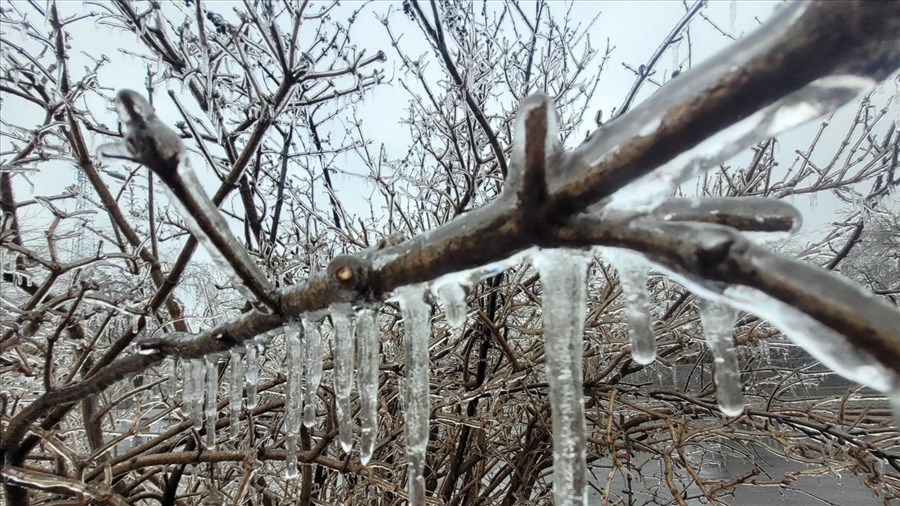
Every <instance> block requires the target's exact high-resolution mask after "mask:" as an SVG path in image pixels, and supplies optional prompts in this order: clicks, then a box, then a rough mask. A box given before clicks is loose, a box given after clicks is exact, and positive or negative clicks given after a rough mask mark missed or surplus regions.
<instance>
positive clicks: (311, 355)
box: [302, 318, 323, 427]
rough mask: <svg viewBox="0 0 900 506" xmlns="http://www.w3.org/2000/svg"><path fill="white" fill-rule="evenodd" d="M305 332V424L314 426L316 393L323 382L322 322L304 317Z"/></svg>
mask: <svg viewBox="0 0 900 506" xmlns="http://www.w3.org/2000/svg"><path fill="white" fill-rule="evenodd" d="M302 323H303V333H304V336H305V337H306V346H305V350H304V356H305V359H306V391H305V392H304V396H305V397H306V406H305V407H304V409H303V425H305V426H307V427H312V426H313V425H315V423H316V394H317V393H318V391H319V384H320V383H321V382H322V360H323V358H322V322H321V320H310V319H307V318H303V320H302Z"/></svg>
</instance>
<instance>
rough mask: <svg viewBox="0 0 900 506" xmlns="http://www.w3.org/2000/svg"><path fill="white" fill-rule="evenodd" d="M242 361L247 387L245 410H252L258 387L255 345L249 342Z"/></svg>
mask: <svg viewBox="0 0 900 506" xmlns="http://www.w3.org/2000/svg"><path fill="white" fill-rule="evenodd" d="M244 360H246V363H245V365H244V369H245V372H246V382H245V383H244V384H245V385H246V387H247V409H254V408H256V402H257V399H256V393H257V391H256V387H257V386H258V385H259V348H258V347H257V346H256V343H254V342H251V343H250V344H249V345H247V351H245V352H244Z"/></svg>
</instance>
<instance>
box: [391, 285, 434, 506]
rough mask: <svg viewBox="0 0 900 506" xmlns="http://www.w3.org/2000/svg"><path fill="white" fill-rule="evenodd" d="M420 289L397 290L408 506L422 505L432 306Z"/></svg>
mask: <svg viewBox="0 0 900 506" xmlns="http://www.w3.org/2000/svg"><path fill="white" fill-rule="evenodd" d="M424 296H425V290H424V288H423V287H422V286H421V285H415V286H406V287H402V288H399V289H398V290H397V298H398V299H399V300H400V312H401V313H402V315H403V327H404V336H403V348H404V350H405V352H406V378H405V384H406V388H405V391H404V400H403V403H404V404H405V409H404V417H405V421H406V423H405V424H404V426H403V432H404V435H405V437H406V461H407V466H408V471H407V476H408V478H407V491H408V493H409V504H416V505H419V504H425V476H424V473H425V454H426V450H427V447H428V421H429V416H430V410H431V403H430V401H429V399H428V390H429V384H428V383H429V377H430V371H429V364H428V344H429V341H430V340H431V306H429V305H428V303H426V302H425V300H424Z"/></svg>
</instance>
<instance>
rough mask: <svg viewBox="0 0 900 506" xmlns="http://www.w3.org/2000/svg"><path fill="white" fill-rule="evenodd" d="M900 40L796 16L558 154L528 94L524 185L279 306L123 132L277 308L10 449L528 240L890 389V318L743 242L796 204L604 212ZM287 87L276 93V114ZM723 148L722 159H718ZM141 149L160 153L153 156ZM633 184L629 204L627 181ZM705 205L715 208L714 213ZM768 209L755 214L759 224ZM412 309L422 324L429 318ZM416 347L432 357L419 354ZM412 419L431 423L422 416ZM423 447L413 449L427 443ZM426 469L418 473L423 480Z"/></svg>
mask: <svg viewBox="0 0 900 506" xmlns="http://www.w3.org/2000/svg"><path fill="white" fill-rule="evenodd" d="M898 34H900V4H898V3H897V2H868V3H867V2H840V3H826V2H817V3H803V4H796V5H791V6H789V7H788V8H786V9H785V10H784V11H782V12H781V13H780V14H779V15H778V16H777V19H776V20H775V21H774V22H772V23H771V24H770V25H767V26H766V27H764V28H763V29H761V30H760V31H758V32H757V33H755V34H753V35H750V36H748V37H746V38H744V39H742V40H741V41H740V42H738V43H737V44H735V45H734V46H733V47H732V48H730V49H728V50H726V51H724V52H723V53H721V54H719V55H717V56H715V57H713V58H712V59H711V60H710V62H709V63H707V64H705V65H703V66H700V67H697V68H695V69H693V70H691V71H689V72H686V73H684V74H682V75H681V76H679V77H678V78H677V79H675V80H673V81H671V82H670V83H668V84H667V85H666V86H664V87H663V88H661V89H660V90H659V91H658V92H657V93H656V94H655V95H654V96H652V97H651V98H650V99H648V100H647V101H646V102H644V103H643V104H641V105H640V106H638V107H636V108H634V109H633V110H631V111H630V112H628V113H627V114H625V115H623V116H621V117H619V118H617V119H616V120H615V121H613V122H610V123H609V124H607V125H605V126H604V127H603V128H602V129H601V130H599V131H598V132H596V133H595V134H594V135H593V136H592V137H591V138H590V139H589V140H588V141H587V142H586V143H585V144H584V145H583V146H582V147H580V148H578V149H576V150H575V151H573V152H569V153H566V152H561V151H557V149H558V148H557V146H556V143H555V140H556V139H554V138H553V132H555V125H554V124H553V123H552V122H553V116H554V114H553V111H552V108H550V107H549V106H550V105H551V103H550V101H549V100H548V99H546V98H542V97H537V98H533V99H529V100H528V101H526V102H525V103H524V105H523V110H522V111H521V113H520V121H518V122H517V125H519V127H518V128H517V132H516V144H515V145H514V146H513V149H512V152H513V155H514V159H513V166H514V167H512V169H513V170H515V171H521V173H519V174H518V175H515V176H513V177H514V178H515V177H518V178H519V179H518V181H519V182H520V183H521V188H523V191H518V190H517V188H518V187H519V185H518V184H517V183H515V179H511V180H510V186H509V188H512V190H510V191H506V192H504V194H503V195H502V196H501V197H500V198H499V199H497V200H496V201H494V202H492V203H491V204H489V205H487V206H485V207H483V208H481V209H478V210H476V211H473V212H470V213H469V214H467V215H465V216H463V217H461V218H459V219H457V220H454V221H453V222H451V223H449V224H448V225H446V226H444V227H441V228H439V229H436V230H433V231H430V232H428V233H426V234H423V235H420V236H418V237H414V238H412V239H410V240H408V241H406V242H403V243H401V244H397V245H392V246H387V247H383V248H379V249H374V250H369V251H366V252H362V253H360V254H358V255H355V256H343V257H338V258H335V259H334V260H333V261H332V262H331V264H330V266H329V268H328V270H327V272H326V273H324V274H322V275H319V276H316V277H313V278H312V279H310V280H308V281H307V282H306V283H305V284H303V285H301V286H297V287H294V288H291V289H288V290H286V291H285V292H284V293H282V294H279V296H274V295H273V293H272V291H271V290H270V287H269V286H268V285H267V282H266V281H265V278H264V277H262V276H261V274H260V273H259V272H257V271H256V270H255V266H253V264H252V261H251V260H250V259H249V255H247V253H246V252H245V251H242V250H241V249H240V248H237V250H238V251H232V250H233V249H234V248H233V245H234V243H233V240H234V239H233V237H230V233H229V232H228V230H227V225H226V224H225V223H224V221H223V220H221V217H219V218H218V220H219V221H217V219H216V218H215V217H214V216H218V214H217V211H216V210H215V206H212V207H211V208H210V206H208V205H204V204H202V203H200V202H199V199H202V197H200V196H197V195H196V194H195V193H196V192H189V191H188V190H185V188H188V187H190V186H191V185H193V186H194V187H195V188H194V189H195V190H196V189H198V188H197V186H198V185H196V184H195V182H191V181H189V180H186V179H185V177H186V176H183V174H179V170H180V167H181V165H180V164H178V165H172V162H173V161H174V158H173V156H174V154H175V153H176V152H178V151H179V150H178V149H175V148H173V147H172V146H171V145H170V144H171V143H168V141H169V140H171V141H172V143H174V142H175V139H172V138H170V137H171V136H169V134H168V133H167V132H165V131H163V133H161V134H160V136H161V137H160V138H159V139H157V138H155V137H152V136H151V137H147V136H148V135H155V134H152V132H155V130H148V129H146V128H138V129H134V128H133V127H131V126H129V128H130V130H129V131H130V132H139V133H140V135H133V134H131V136H132V141H133V146H135V147H137V148H139V149H137V151H132V152H131V154H132V155H133V156H135V157H137V158H138V159H139V160H140V161H142V162H143V163H145V164H148V165H150V166H151V168H152V169H153V170H154V171H156V172H157V173H161V172H162V174H165V176H163V175H161V178H162V179H163V181H164V182H166V183H167V185H169V186H170V188H176V190H173V192H174V193H175V194H176V195H175V196H176V200H178V201H182V200H184V201H187V202H189V204H187V205H185V207H186V213H187V214H188V215H191V213H197V214H196V215H191V216H190V217H191V218H193V219H194V220H197V221H198V228H199V229H201V230H202V231H203V232H204V233H207V234H212V236H215V237H216V238H215V239H213V238H212V237H210V242H211V243H212V244H213V246H214V248H215V249H218V250H221V251H227V252H228V253H234V255H230V256H229V257H228V258H227V259H226V261H228V262H229V265H230V267H231V268H233V269H234V271H235V272H236V273H237V276H238V277H239V278H240V281H241V283H244V284H246V285H247V286H248V289H249V291H250V292H252V296H253V297H256V298H257V299H259V300H260V301H261V302H263V303H264V304H266V305H268V306H270V307H271V306H274V307H271V309H273V311H272V313H271V314H265V313H263V312H250V313H248V314H246V315H244V316H242V317H241V318H239V319H237V320H235V321H231V322H226V323H223V324H221V325H219V326H217V327H216V328H215V329H212V330H210V331H208V332H204V333H201V334H194V335H192V334H185V333H170V334H162V335H159V336H156V337H154V338H152V339H146V340H144V341H142V342H141V343H140V348H141V349H140V350H138V352H136V353H133V354H131V355H126V356H124V357H121V358H117V359H115V360H114V361H112V362H111V363H105V362H104V361H103V360H101V361H100V365H99V366H97V370H96V371H95V372H94V373H93V374H91V375H90V376H88V377H86V378H85V379H83V380H81V381H80V382H78V383H75V384H73V385H71V386H67V387H64V388H60V389H58V390H54V391H51V392H47V393H45V394H43V395H42V396H40V397H39V398H38V399H37V400H35V401H34V402H33V403H32V404H30V405H29V406H27V407H26V408H24V409H23V410H21V411H19V412H18V413H16V414H15V416H13V417H12V419H11V420H10V422H9V424H8V427H7V430H6V431H5V432H4V433H3V437H2V440H0V450H2V451H3V452H11V451H13V450H16V448H17V445H19V443H20V441H21V439H22V437H23V436H24V434H25V433H26V431H27V430H28V427H29V426H30V424H31V423H33V422H34V421H36V420H38V419H39V418H40V417H41V416H45V415H46V414H47V413H48V412H50V410H51V408H53V407H54V406H58V405H67V404H71V403H74V402H76V401H78V400H80V399H83V398H85V397H87V396H89V395H92V394H95V393H97V392H99V391H102V390H103V389H104V388H106V387H107V386H109V385H111V384H112V383H113V382H115V381H117V380H118V379H120V378H122V377H123V376H124V375H125V374H129V373H136V372H140V371H142V370H144V369H146V368H147V367H149V366H150V365H152V364H154V363H156V362H158V361H160V360H162V359H163V358H165V357H168V356H175V357H181V358H188V359H190V358H201V357H203V356H205V355H207V354H210V353H220V352H224V351H227V350H229V349H230V348H233V347H235V346H239V345H242V344H244V343H245V342H247V341H248V340H251V339H253V338H254V337H255V336H257V335H260V334H262V333H264V332H268V331H270V330H272V329H275V328H278V327H280V326H281V325H283V324H284V323H285V321H286V320H287V319H293V318H297V317H302V316H303V315H304V314H306V313H312V312H316V311H320V310H323V309H326V308H328V307H329V306H330V305H332V304H334V303H342V302H344V303H346V302H357V303H358V302H362V301H366V302H370V301H381V300H384V298H386V297H387V296H388V294H390V293H392V292H394V291H395V290H397V289H398V288H400V287H403V286H407V285H415V284H418V283H425V282H430V281H433V280H435V279H437V278H439V277H441V276H443V275H446V274H451V273H455V272H458V271H464V270H468V269H474V268H479V267H481V266H485V265H488V264H492V263H495V262H500V261H503V260H505V259H508V258H510V257H511V256H513V255H515V254H516V253H519V252H522V251H524V250H527V249H530V248H534V247H539V248H576V249H588V248H590V247H593V246H597V245H605V246H613V247H618V248H626V249H630V250H632V251H635V252H638V253H642V254H643V255H645V256H646V257H647V258H648V259H649V260H650V261H652V262H654V263H655V264H657V265H658V266H662V267H664V268H666V269H668V270H670V271H672V272H673V273H675V274H676V275H678V276H680V277H681V279H683V280H685V281H686V282H687V283H688V286H689V288H691V289H692V290H695V291H698V292H699V293H700V295H703V296H706V297H709V298H714V299H722V300H723V301H725V302H728V303H729V304H732V305H737V306H739V307H742V308H746V309H748V310H751V311H755V312H758V313H759V314H760V315H761V316H763V317H766V318H770V319H772V321H773V323H775V324H776V325H779V326H781V327H782V328H783V329H785V330H787V331H788V333H789V334H790V331H789V330H788V329H786V327H799V328H803V329H806V330H807V332H804V335H805V336H807V340H806V341H802V340H801V344H803V345H804V346H805V347H807V349H810V350H811V352H813V350H815V349H816V347H817V346H818V347H821V348H822V349H825V350H827V353H824V354H822V355H819V356H825V357H832V361H831V362H828V363H829V364H830V365H832V367H835V364H834V361H833V357H834V356H835V354H836V353H845V354H846V355H847V356H850V357H851V359H852V360H848V361H847V362H846V363H845V364H844V365H845V366H846V364H853V365H852V366H851V367H850V369H851V370H850V372H849V373H847V371H842V372H845V374H848V375H849V376H850V377H852V378H854V379H857V380H858V381H861V382H866V383H868V384H871V385H872V386H875V387H877V388H881V389H892V388H895V386H896V385H895V384H894V383H893V381H894V378H895V377H896V376H897V374H898V373H900V336H898V331H897V328H900V326H898V325H897V324H896V323H897V322H898V321H900V316H898V311H897V310H896V308H893V307H891V306H889V305H887V304H885V303H883V302H881V301H879V299H877V298H875V297H873V296H871V295H869V294H867V293H865V292H864V291H863V290H861V289H859V288H857V287H856V286H855V285H852V284H851V283H850V282H848V281H845V280H843V279H841V278H838V277H836V276H833V275H831V274H829V273H826V272H824V271H822V270H819V269H817V268H815V267H811V266H808V265H805V264H802V263H800V262H797V261H794V260H789V259H786V258H782V257H780V256H777V255H775V254H774V253H771V252H769V251H768V250H765V249H763V248H761V247H758V246H755V245H754V244H753V243H752V242H750V241H749V240H747V239H746V238H745V237H744V236H742V235H741V234H740V233H739V232H738V231H737V230H738V229H746V230H747V231H750V232H789V231H791V230H793V229H794V228H795V226H796V213H795V211H793V210H792V209H788V208H786V207H783V206H782V207H773V205H772V204H771V202H768V203H764V202H759V203H758V204H759V205H760V207H759V208H755V207H753V206H755V205H756V204H757V203H755V202H748V203H747V206H749V207H747V208H745V207H742V205H741V204H737V205H735V204H734V202H732V201H719V202H714V203H711V202H703V201H700V202H699V205H698V206H697V207H692V203H686V202H678V201H672V202H668V203H663V205H662V206H661V207H658V208H656V209H654V207H656V206H657V205H658V204H660V203H661V201H660V199H659V196H658V195H653V196H651V198H648V199H647V201H646V202H645V203H644V204H645V205H633V206H621V205H620V206H618V209H617V210H616V212H610V208H611V207H616V206H609V205H608V204H610V203H611V202H614V201H615V199H614V195H615V194H616V192H617V191H619V190H622V189H623V188H624V187H626V185H628V184H629V183H632V182H636V181H637V179H638V178H640V177H643V176H646V175H648V174H651V173H654V174H660V175H661V177H662V178H663V179H662V181H664V182H665V184H667V185H671V184H675V183H677V181H678V179H679V178H681V177H683V175H684V174H685V173H686V172H685V171H687V173H691V172H693V171H696V170H703V169H704V168H708V167H709V166H711V165H714V164H716V163H718V161H721V160H723V159H724V158H727V157H728V156H730V154H733V151H734V150H736V149H739V147H740V146H745V145H747V144H748V143H752V142H756V140H758V138H759V137H761V136H770V135H773V134H774V133H776V132H778V131H781V130H782V129H784V128H786V127H787V126H790V125H794V124H797V123H798V122H801V121H804V120H808V119H812V118H814V117H816V116H817V115H820V114H823V113H825V112H828V111H829V110H831V109H833V108H834V107H836V106H838V105H840V103H843V102H845V101H847V100H850V99H851V98H852V97H853V96H855V95H856V94H858V93H859V92H860V91H862V90H863V89H865V88H867V87H869V86H871V85H872V84H874V83H875V81H877V80H880V79H882V78H884V77H885V76H886V75H888V74H889V73H890V72H892V71H893V70H894V69H896V68H897V67H898V66H900V49H898V48H900V43H898V42H900V40H898V39H900V35H898ZM286 86H287V85H286ZM288 89H289V87H288V88H279V92H278V93H277V95H278V97H279V100H278V101H277V103H280V102H281V100H282V99H285V97H286V96H287V95H288V91H287V90H288ZM128 97H130V98H131V99H134V97H131V96H130V95H128ZM126 101H127V99H126ZM124 103H125V101H123V104H124ZM130 103H131V105H132V106H134V105H135V104H137V103H138V102H137V100H132V101H131V102H130ZM270 123H271V118H268V117H266V118H261V120H260V125H261V126H259V127H258V128H257V130H255V131H254V134H253V135H252V136H251V138H250V140H249V141H248V146H255V145H257V144H258V143H259V141H260V138H261V137H262V136H263V134H264V132H265V126H266V125H267V124H270ZM520 130H521V131H520ZM707 140H710V141H709V143H707ZM158 141H166V142H158ZM178 142H180V140H178ZM722 143H725V145H727V149H726V148H723V149H720V150H715V149H713V148H715V147H716V146H717V145H722ZM146 146H153V149H152V150H151V151H149V152H148V151H144V149H143V147H146ZM169 148H171V149H169ZM252 151H254V150H251V149H245V150H244V153H243V155H242V156H241V158H239V159H237V160H236V161H235V162H234V164H233V170H232V173H230V174H229V176H228V179H227V180H226V182H228V183H229V184H233V183H234V182H235V181H236V180H237V177H238V176H239V175H240V173H241V171H242V169H243V167H244V166H245V165H246V163H247V159H249V157H250V156H252ZM154 165H156V166H154ZM654 171H658V172H654ZM627 191H629V192H632V193H637V192H636V191H635V187H633V186H632V187H630V188H628V190H627ZM179 192H180V193H181V194H179ZM222 192H224V193H222ZM222 192H220V193H217V195H216V196H215V197H214V198H213V199H212V201H213V202H218V201H221V198H222V195H224V194H225V193H227V189H225V190H222ZM200 193H201V194H202V193H203V192H202V191H200ZM664 196H665V195H664V194H663V197H664ZM182 203H184V202H182ZM619 204H621V201H620V202H619ZM638 204H640V203H638ZM590 206H597V207H598V209H597V212H594V213H591V214H583V213H585V212H586V211H587V210H588V208H589V207H590ZM666 206H669V207H666ZM713 206H714V207H716V209H715V210H718V211H719V212H718V214H715V215H714V217H712V215H713V213H712V211H713V209H712V207H713ZM762 208H764V209H762ZM760 210H762V211H763V213H762V214H761V215H759V216H760V218H761V219H762V221H759V220H757V219H756V218H754V217H753V214H754V213H759V211H760ZM707 211H708V212H707ZM185 218H186V219H189V218H188V216H186V217H185ZM726 225H727V226H726ZM732 227H733V228H732ZM188 257H189V255H188ZM177 265H182V261H181V260H179V262H178V264H177ZM180 268H183V267H180ZM173 270H176V271H177V269H173ZM175 279H177V276H175ZM749 290H754V291H749ZM407 302H409V301H407ZM423 304H424V303H423ZM418 313H421V314H425V312H424V309H421V310H419V311H417V314H418ZM420 316H421V315H419V316H416V321H417V322H418V323H417V325H420V324H421V321H419V320H421V318H420ZM411 319H413V318H411ZM304 326H305V325H304ZM822 329H825V331H826V332H824V333H823V332H820V331H821V330H822ZM835 336H836V337H835ZM819 338H821V339H823V340H822V341H818V340H817V339H819ZM126 342H127V340H126ZM112 351H115V352H119V351H121V350H115V349H114V348H113V349H112ZM417 353H418V355H422V353H421V350H417ZM426 353H427V350H426ZM814 353H815V352H814ZM104 358H106V357H104ZM418 358H419V359H422V357H421V356H418ZM425 360H427V355H426V356H425ZM823 360H825V359H824V358H823ZM866 360H869V361H870V362H868V366H869V368H868V369H865V368H864V367H865V366H866V364H864V362H865V361H866ZM837 365H840V364H837ZM857 366H859V367H857ZM426 388H427V387H426ZM417 413H418V414H421V413H425V415H424V416H425V417H426V418H427V406H422V409H421V410H420V411H419V412H417ZM415 428H416V429H417V431H418V430H420V429H421V427H420V426H417V427H415ZM424 437H425V438H427V432H426V433H425V436H424ZM419 439H420V440H419V441H417V444H420V445H424V443H422V442H421V439H422V438H419ZM7 460H8V461H9V459H7ZM418 470H419V467H418V463H417V467H416V469H415V470H414V471H415V472H418ZM415 477H416V478H417V477H418V476H415Z"/></svg>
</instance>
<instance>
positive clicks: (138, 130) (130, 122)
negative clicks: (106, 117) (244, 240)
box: [101, 90, 277, 312]
mask: <svg viewBox="0 0 900 506" xmlns="http://www.w3.org/2000/svg"><path fill="white" fill-rule="evenodd" d="M115 103H116V110H117V111H118V114H119V119H120V120H121V121H122V124H123V126H124V128H125V143H124V147H125V149H126V151H127V152H128V153H129V154H130V155H131V157H132V158H133V159H134V160H135V161H138V162H140V163H142V164H144V165H146V166H147V167H149V168H150V169H151V170H152V171H153V172H154V173H155V174H156V175H157V176H159V178H160V180H162V181H163V183H165V188H166V191H167V193H168V194H169V196H170V200H171V202H172V204H173V205H175V207H176V208H177V209H178V211H179V214H181V217H182V219H184V221H185V223H186V224H187V226H188V228H189V229H190V231H191V233H192V234H194V236H195V237H196V238H197V240H198V241H199V242H200V243H201V244H202V245H203V247H204V248H206V250H207V251H208V252H209V254H210V256H211V257H212V258H213V260H214V261H215V262H216V264H217V265H218V266H219V268H221V269H222V270H223V271H224V272H226V273H228V275H229V277H230V278H231V281H232V283H234V285H235V287H236V288H237V289H238V290H240V291H241V294H242V295H244V296H245V297H246V298H247V299H248V300H249V301H250V302H251V303H253V304H254V306H256V307H257V308H258V309H259V310H261V311H263V312H271V311H272V309H273V308H275V307H276V306H277V297H275V294H274V290H273V287H272V285H271V283H269V281H268V279H266V276H265V275H264V274H263V273H262V271H261V270H260V269H259V267H257V265H256V264H255V263H254V262H253V260H252V259H251V258H250V255H249V253H247V249H246V248H244V247H243V246H242V245H241V244H240V243H239V242H238V240H237V238H235V237H234V234H232V233H231V230H230V228H229V226H228V223H227V222H226V221H225V219H224V218H223V217H222V215H221V213H220V212H219V209H218V208H217V207H216V205H215V204H214V203H213V201H212V200H211V199H210V198H209V196H207V194H206V191H205V190H204V189H203V185H202V184H201V183H200V181H199V180H198V179H197V176H196V175H195V174H194V171H193V170H192V169H191V168H190V165H189V163H188V158H187V156H186V154H185V150H184V144H183V143H182V142H181V138H180V137H179V135H178V134H177V133H175V131H173V130H172V129H171V128H169V127H168V126H167V125H166V124H164V123H163V122H162V121H160V119H159V118H158V117H157V116H156V111H155V110H154V108H153V106H152V105H150V103H149V102H147V100H146V99H145V98H144V97H143V96H142V95H141V94H139V93H136V92H134V91H131V90H120V91H119V92H118V94H117V95H116V100H115ZM115 152H116V147H115V146H112V147H101V155H105V156H108V157H111V158H117V157H118V158H121V156H118V155H116V154H115Z"/></svg>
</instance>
